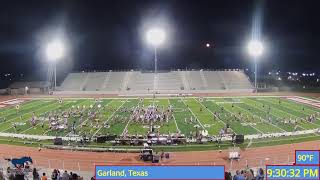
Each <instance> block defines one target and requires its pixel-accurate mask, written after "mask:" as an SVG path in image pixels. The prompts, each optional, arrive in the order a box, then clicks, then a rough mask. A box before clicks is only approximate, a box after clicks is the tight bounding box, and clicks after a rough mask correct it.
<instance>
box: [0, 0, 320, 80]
mask: <svg viewBox="0 0 320 180" xmlns="http://www.w3.org/2000/svg"><path fill="white" fill-rule="evenodd" d="M257 4H258V5H257ZM259 5H260V7H261V14H262V18H261V20H262V23H261V25H262V26H261V38H262V40H263V41H264V42H265V46H266V48H265V49H266V50H265V51H266V52H265V54H264V55H263V57H261V59H260V61H261V62H260V63H259V64H260V67H261V68H262V69H261V70H264V71H269V70H271V69H281V70H285V71H311V70H319V69H320V68H319V67H320V58H319V57H320V55H319V48H318V47H319V42H320V37H319V32H320V28H319V27H320V25H319V17H320V16H319V5H320V4H319V1H317V0H314V1H313V0H308V1H302V0H268V1H260V2H258V1H253V0H251V1H247V0H233V1H228V0H221V1H216V0H208V1H205V0H194V1H191V0H181V1H176V0H161V1H156V0H150V1H142V0H126V1H123V0H116V1H111V0H99V1H98V0H90V1H89V0H87V1H82V0H65V1H60V0H50V1H49V0H39V1H32V0H23V1H15V0H10V1H4V0H3V1H1V6H0V62H1V66H0V74H1V76H2V75H3V74H4V73H15V74H19V73H23V74H25V76H31V75H32V77H35V78H40V77H45V76H44V75H45V74H46V73H47V71H48V64H47V63H46V61H45V58H44V56H43V53H42V52H43V47H44V46H45V42H46V40H48V39H50V37H53V36H56V35H57V34H59V35H61V34H63V37H65V38H64V40H65V42H67V44H68V55H67V57H65V59H63V61H61V62H59V64H58V73H59V74H60V76H63V74H66V73H67V72H70V71H80V70H109V69H113V70H118V69H145V70H148V69H153V49H152V48H151V47H150V45H148V44H147V43H146V42H145V36H144V32H145V31H146V29H147V28H148V27H151V26H154V25H158V26H159V25H160V26H161V27H164V28H165V29H166V30H167V31H168V37H167V39H166V42H165V44H163V46H162V47H160V48H159V50H158V52H159V54H158V55H159V68H160V69H163V70H168V69H178V68H182V69H185V68H211V69H219V68H251V67H252V61H250V57H249V56H248V55H247V52H246V43H247V41H248V40H249V39H250V37H251V27H252V19H253V16H254V11H255V9H256V8H257V7H259ZM206 43H210V44H211V48H206V47H205V44H206ZM60 78H61V77H60Z"/></svg>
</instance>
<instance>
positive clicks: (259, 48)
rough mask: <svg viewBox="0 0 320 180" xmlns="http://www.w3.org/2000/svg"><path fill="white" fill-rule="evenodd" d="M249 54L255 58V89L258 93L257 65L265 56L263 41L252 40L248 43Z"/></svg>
mask: <svg viewBox="0 0 320 180" xmlns="http://www.w3.org/2000/svg"><path fill="white" fill-rule="evenodd" d="M248 53H249V55H250V56H251V57H253V60H254V88H255V91H256V92H257V90H258V87H257V76H258V72H257V66H258V65H257V64H258V62H257V61H258V60H259V57H260V56H261V55H262V54H263V44H262V42H261V41H259V40H251V41H250V42H249V43H248Z"/></svg>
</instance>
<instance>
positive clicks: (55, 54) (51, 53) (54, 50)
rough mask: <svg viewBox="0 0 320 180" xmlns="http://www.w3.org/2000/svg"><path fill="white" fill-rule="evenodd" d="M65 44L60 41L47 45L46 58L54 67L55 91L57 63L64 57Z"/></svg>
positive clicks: (55, 85)
mask: <svg viewBox="0 0 320 180" xmlns="http://www.w3.org/2000/svg"><path fill="white" fill-rule="evenodd" d="M64 51H65V50H64V44H63V43H62V41H60V40H54V41H52V42H50V43H48V44H47V47H46V52H45V53H46V56H47V59H48V61H50V62H52V63H53V65H54V90H56V87H57V61H58V60H61V58H63V57H64Z"/></svg>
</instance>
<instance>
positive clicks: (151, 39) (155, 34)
mask: <svg viewBox="0 0 320 180" xmlns="http://www.w3.org/2000/svg"><path fill="white" fill-rule="evenodd" d="M165 37H166V33H165V31H164V30H163V29H161V28H152V29H150V30H148V31H147V42H148V43H149V44H151V45H152V46H153V47H154V72H155V73H157V72H158V57H157V48H158V47H159V46H160V45H161V44H163V42H164V40H165Z"/></svg>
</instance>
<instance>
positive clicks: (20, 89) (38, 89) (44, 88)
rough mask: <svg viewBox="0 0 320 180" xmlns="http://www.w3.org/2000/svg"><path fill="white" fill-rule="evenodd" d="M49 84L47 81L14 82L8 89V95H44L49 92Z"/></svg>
mask: <svg viewBox="0 0 320 180" xmlns="http://www.w3.org/2000/svg"><path fill="white" fill-rule="evenodd" d="M50 87H51V83H50V82H47V81H32V82H14V83H12V84H11V85H10V86H9V88H8V92H9V94H12V95H16V94H46V93H48V92H49V89H50Z"/></svg>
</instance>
